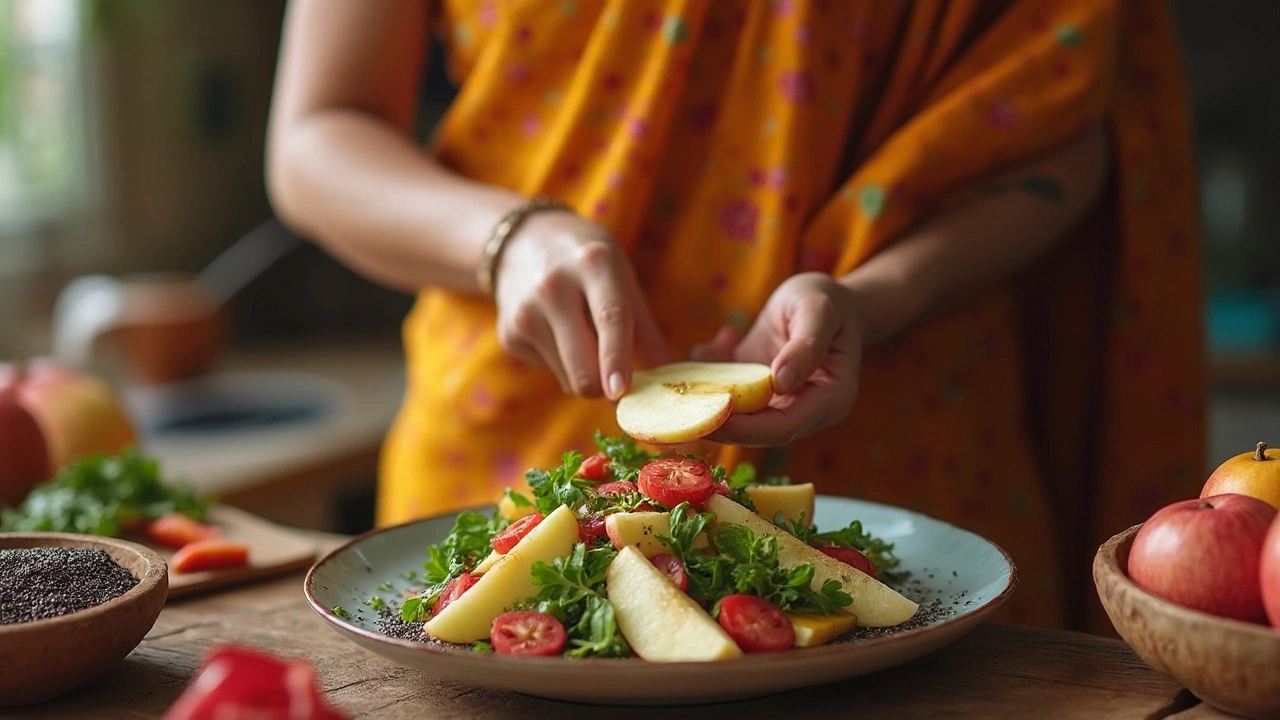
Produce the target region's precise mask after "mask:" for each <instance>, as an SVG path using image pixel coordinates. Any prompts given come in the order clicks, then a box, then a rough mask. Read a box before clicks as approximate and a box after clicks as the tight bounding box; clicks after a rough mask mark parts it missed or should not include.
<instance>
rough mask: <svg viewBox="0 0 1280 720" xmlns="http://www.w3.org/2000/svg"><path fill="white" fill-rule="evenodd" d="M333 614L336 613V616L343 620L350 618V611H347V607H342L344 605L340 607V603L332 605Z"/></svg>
mask: <svg viewBox="0 0 1280 720" xmlns="http://www.w3.org/2000/svg"><path fill="white" fill-rule="evenodd" d="M333 614H334V615H337V616H338V617H340V618H342V619H343V620H350V619H351V613H349V612H347V609H346V608H344V607H342V606H341V605H334V606H333Z"/></svg>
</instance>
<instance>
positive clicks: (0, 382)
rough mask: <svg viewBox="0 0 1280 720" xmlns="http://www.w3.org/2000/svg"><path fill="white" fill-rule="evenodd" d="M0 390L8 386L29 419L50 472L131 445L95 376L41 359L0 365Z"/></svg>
mask: <svg viewBox="0 0 1280 720" xmlns="http://www.w3.org/2000/svg"><path fill="white" fill-rule="evenodd" d="M0 387H12V392H14V393H15V394H16V395H17V398H18V401H19V402H20V403H21V404H22V406H23V407H25V408H26V410H27V411H28V412H29V413H31V416H32V417H33V418H35V421H36V424H37V425H39V427H40V430H41V432H42V434H43V435H44V442H45V445H46V446H47V448H48V452H49V468H50V469H51V470H52V471H53V472H54V473H56V472H58V471H59V470H61V469H62V468H64V467H66V465H67V464H68V463H70V462H72V461H73V460H76V459H79V458H81V457H83V456H85V455H89V454H92V453H98V452H102V453H112V454H114V453H118V452H120V451H121V450H123V449H124V448H126V447H128V446H129V445H133V444H134V443H135V442H136V441H137V438H136V435H135V433H134V428H133V423H132V422H131V421H130V419H129V416H128V415H127V414H126V413H125V411H124V407H123V405H122V403H121V402H120V399H119V397H118V396H117V395H116V393H115V390H114V389H113V388H112V387H111V385H109V384H108V383H107V382H105V381H103V380H101V379H100V378H97V377H94V376H92V375H89V374H86V373H81V372H76V371H73V370H70V369H68V368H66V367H65V366H63V365H61V364H60V363H58V362H56V361H54V360H51V359H47V358H42V359H37V360H32V361H31V362H29V363H25V364H11V365H0ZM3 440H4V438H3V437H2V436H0V441H3Z"/></svg>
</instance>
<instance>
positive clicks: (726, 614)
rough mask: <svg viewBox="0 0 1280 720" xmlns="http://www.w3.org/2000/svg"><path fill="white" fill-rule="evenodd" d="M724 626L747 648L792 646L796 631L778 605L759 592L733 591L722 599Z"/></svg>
mask: <svg viewBox="0 0 1280 720" xmlns="http://www.w3.org/2000/svg"><path fill="white" fill-rule="evenodd" d="M718 620H719V622H720V627H722V628H724V631H725V632H727V633H729V637H731V638H733V641H734V642H735V643H737V644H738V647H740V648H742V651H743V652H749V653H752V652H774V651H777V650H789V649H791V646H793V645H795V643H796V631H795V629H794V628H792V627H791V621H790V620H788V619H787V616H786V613H784V612H782V610H779V609H778V606H777V605H774V604H773V603H771V602H769V601H768V600H765V599H764V598H758V597H756V596H755V595H730V596H728V597H726V598H724V599H723V600H721V601H720V617H719V618H718Z"/></svg>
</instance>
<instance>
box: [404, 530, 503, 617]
mask: <svg viewBox="0 0 1280 720" xmlns="http://www.w3.org/2000/svg"><path fill="white" fill-rule="evenodd" d="M509 524H510V523H508V522H507V521H506V520H503V519H502V518H501V517H499V516H498V514H497V513H494V514H493V515H492V516H491V517H485V516H484V515H482V514H481V513H478V512H464V513H462V514H460V515H458V518H457V519H456V520H454V522H453V529H452V530H450V531H449V535H448V536H447V537H445V539H444V540H443V541H442V542H440V544H438V545H432V546H430V547H428V548H427V561H426V562H425V563H423V565H422V569H423V573H422V580H423V581H424V582H425V583H426V586H425V587H423V588H422V590H421V591H420V592H418V594H417V597H413V598H410V599H408V600H406V601H404V604H403V605H401V606H400V617H401V619H403V620H404V621H405V622H416V621H418V620H425V619H426V618H427V615H428V610H429V609H430V607H431V605H432V603H434V602H435V601H436V598H437V597H439V595H440V593H441V591H443V590H444V588H445V586H446V585H448V584H449V583H450V582H451V581H452V580H453V579H454V578H456V577H458V576H459V575H461V574H462V573H464V572H471V568H473V567H475V566H476V564H477V563H479V562H480V561H481V560H483V559H484V558H485V556H487V555H488V554H489V552H490V551H491V550H493V548H492V546H490V545H489V540H491V539H492V538H493V536H494V535H496V534H497V533H498V531H499V530H501V529H503V528H505V527H506V526H507V525H509Z"/></svg>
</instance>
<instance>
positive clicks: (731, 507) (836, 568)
mask: <svg viewBox="0 0 1280 720" xmlns="http://www.w3.org/2000/svg"><path fill="white" fill-rule="evenodd" d="M706 509H707V510H708V511H710V512H713V513H715V514H716V523H732V524H734V525H742V526H743V527H745V528H747V529H748V530H750V531H751V532H754V533H755V534H756V535H761V536H764V535H773V536H774V537H776V538H777V539H778V564H779V565H781V566H782V567H784V568H793V567H795V566H797V565H804V564H809V565H812V566H813V580H812V581H811V582H810V583H809V586H810V587H812V588H813V589H814V590H818V589H820V588H821V587H822V585H823V583H825V582H826V581H828V580H835V581H836V582H838V583H840V589H841V590H844V591H845V592H847V593H849V595H850V596H851V597H852V598H853V602H852V603H851V604H850V605H849V606H848V607H846V608H845V609H844V610H845V612H847V613H849V614H850V615H854V616H856V617H857V618H858V625H859V626H860V627H891V626H893V625H898V624H900V623H904V622H906V621H908V620H910V619H911V617H912V616H913V615H915V614H916V609H917V605H916V603H915V602H913V601H912V600H910V599H908V598H906V597H903V596H902V595H901V594H899V593H898V591H896V590H894V589H893V588H891V587H889V586H888V585H885V584H884V583H882V582H880V581H879V580H877V579H875V578H873V577H871V576H870V575H868V574H866V573H864V572H862V571H861V570H857V569H855V568H854V567H853V566H851V565H846V564H844V563H842V562H840V561H839V560H836V559H835V558H833V557H831V556H829V555H826V554H824V553H823V552H822V551H820V550H818V549H817V548H814V547H811V546H809V545H808V544H806V543H804V542H802V541H801V540H800V539H799V538H797V537H796V536H795V535H792V534H791V533H789V532H787V531H786V530H783V529H782V528H780V527H778V526H777V525H774V524H773V523H771V522H769V521H768V520H765V519H764V518H762V517H760V516H759V515H756V514H755V513H753V512H751V511H750V510H748V509H746V508H745V507H743V506H741V505H739V504H738V503H736V502H734V501H732V500H730V499H729V498H726V497H723V496H721V495H712V496H711V497H710V498H708V499H707V504H706Z"/></svg>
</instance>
